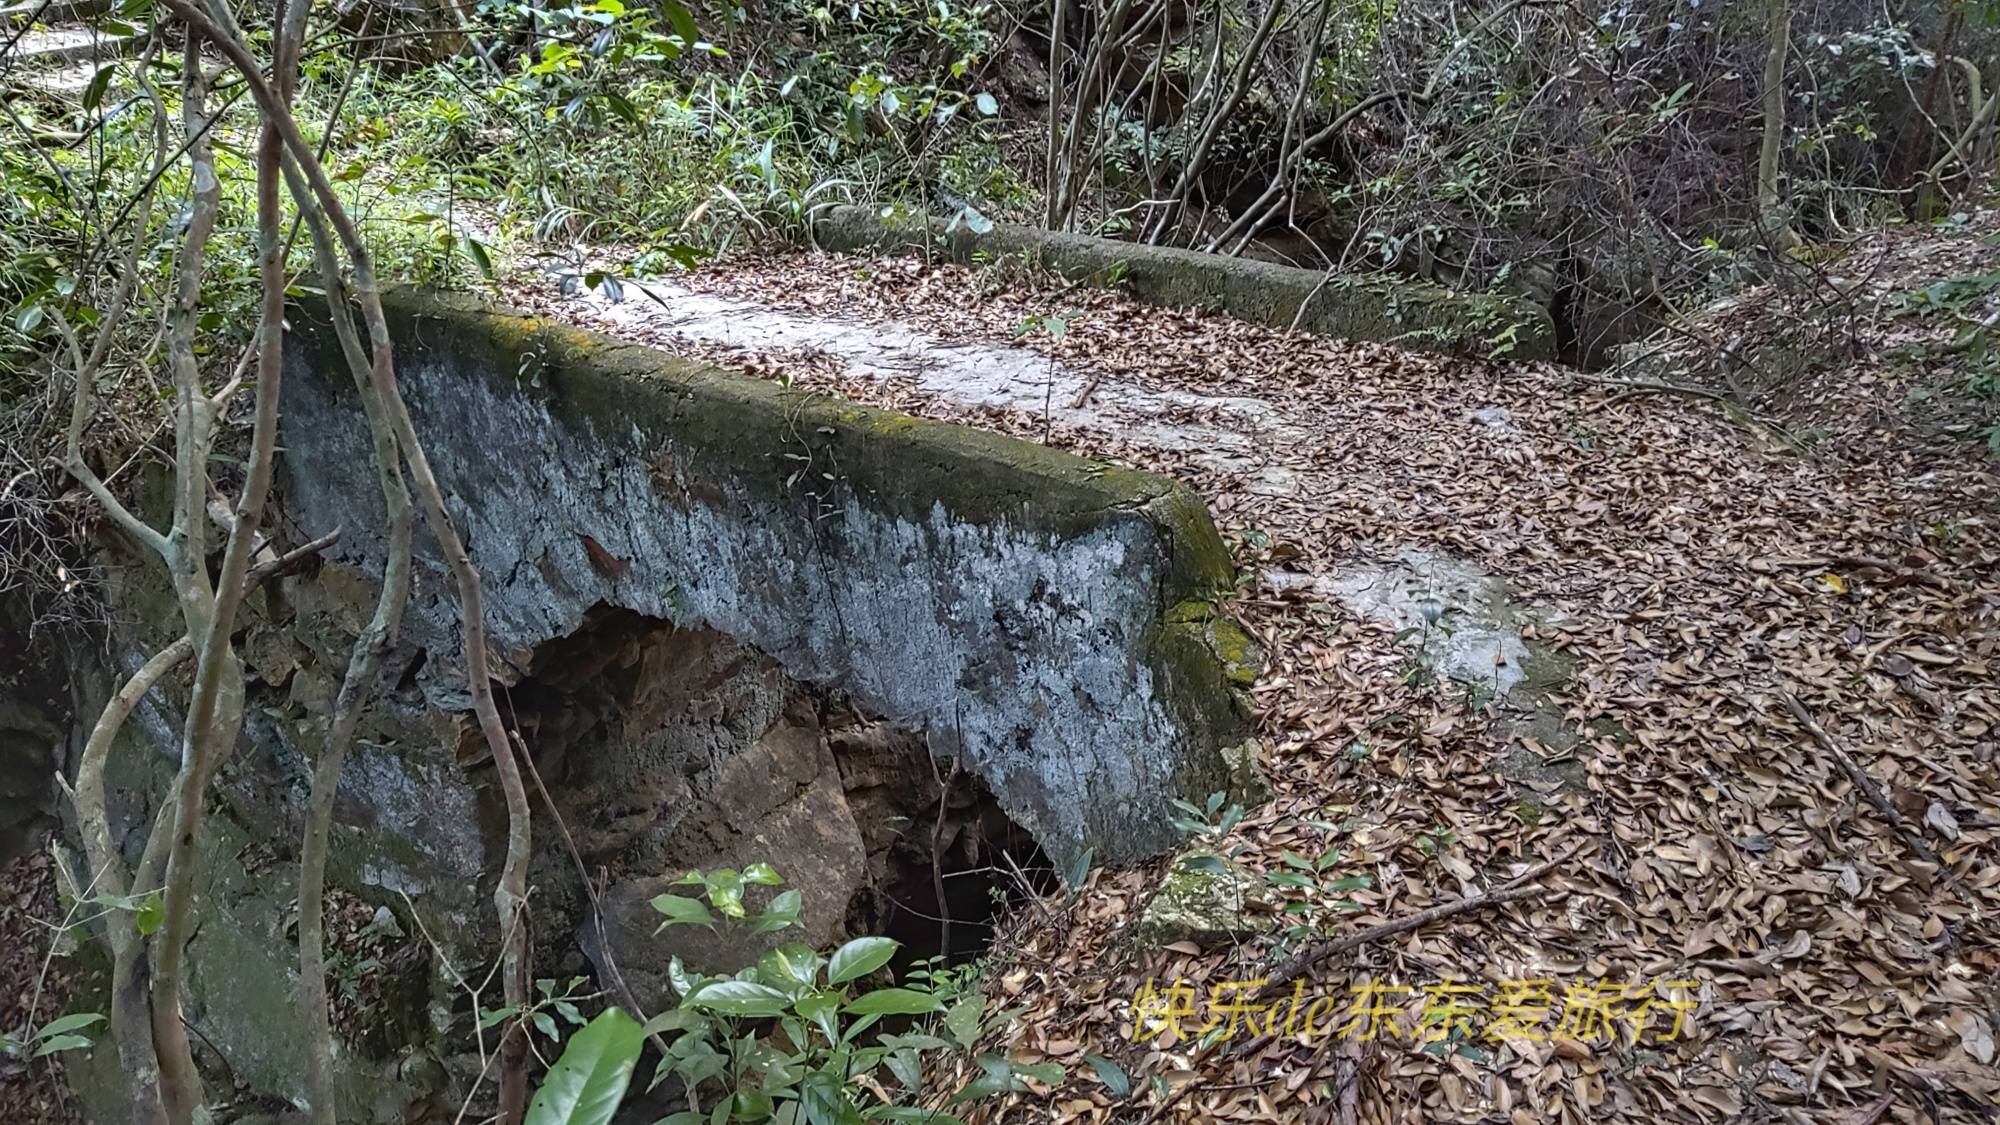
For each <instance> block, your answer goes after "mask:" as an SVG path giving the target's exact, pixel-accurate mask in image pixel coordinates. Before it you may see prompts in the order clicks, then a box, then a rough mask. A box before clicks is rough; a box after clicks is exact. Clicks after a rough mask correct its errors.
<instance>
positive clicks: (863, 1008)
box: [846, 988, 944, 1016]
mask: <svg viewBox="0 0 2000 1125" xmlns="http://www.w3.org/2000/svg"><path fill="white" fill-rule="evenodd" d="M943 1007H944V1001H942V1000H939V999H938V998H937V997H936V996H933V995H931V994H930V993H928V992H918V991H916V990H915V989H910V988H878V989H876V990H875V991H873V992H869V993H865V994H863V995H862V996H860V997H858V998H857V999H856V1000H855V1001H854V1002H853V1003H851V1004H849V1005H848V1006H847V1008H846V1011H847V1012H848V1013H849V1014H850V1015H856V1016H916V1015H922V1014H923V1013H925V1012H935V1011H939V1010H941V1009H942V1008H943Z"/></svg>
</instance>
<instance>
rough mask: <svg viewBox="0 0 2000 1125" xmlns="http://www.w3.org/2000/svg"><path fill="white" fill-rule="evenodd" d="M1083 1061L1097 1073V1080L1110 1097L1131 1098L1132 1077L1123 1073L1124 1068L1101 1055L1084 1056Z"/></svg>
mask: <svg viewBox="0 0 2000 1125" xmlns="http://www.w3.org/2000/svg"><path fill="white" fill-rule="evenodd" d="M1083 1061H1084V1062H1087V1063H1089V1064H1090V1069H1092V1070H1094V1071H1096V1072H1097V1080H1098V1081H1099V1082H1102V1083H1104V1088H1105V1089H1107V1090H1109V1091H1111V1096H1112V1097H1114V1098H1124V1097H1129V1096H1131V1093H1132V1076H1131V1075H1129V1074H1126V1073H1125V1068H1124V1067H1122V1066H1119V1065H1118V1064H1117V1063H1115V1062H1113V1061H1112V1060H1110V1059H1107V1058H1105V1057H1104V1056H1103V1055H1085V1056H1083Z"/></svg>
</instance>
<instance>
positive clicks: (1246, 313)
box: [813, 206, 1556, 359]
mask: <svg viewBox="0 0 2000 1125" xmlns="http://www.w3.org/2000/svg"><path fill="white" fill-rule="evenodd" d="M813 238H814V240H815V241H816V242H817V243H818V244H819V245H820V246H823V247H825V248H827V249H830V250H847V251H875V250H881V251H895V252H914V253H928V254H942V255H943V256H945V257H948V258H950V259H952V260H954V261H958V262H964V263H973V262H979V261H996V260H999V259H1002V258H1006V257H1014V256H1017V257H1022V258H1025V259H1027V260H1029V261H1031V262H1033V263H1034V264H1036V265H1038V266H1040V267H1041V268H1044V269H1048V270H1052V271H1054V272H1055V273H1057V274H1060V275H1061V276H1063V277H1066V278H1068V279H1070V280H1072V281H1076V282H1080V283H1084V284H1097V285H1105V284H1111V283H1114V282H1115V283H1116V285H1117V286H1118V287H1119V288H1122V289H1124V290H1126V291H1127V292H1130V293H1131V294H1132V295H1133V296H1135V297H1137V298H1139V299H1140V300H1142V301H1146V302H1149V303H1151V304H1158V305H1167V306H1171V307H1182V306H1190V305H1192V306H1197V307H1200V308H1204V309H1208V310H1211V311H1214V312H1221V313H1226V314H1228V315H1230V316H1233V317H1236V318H1238V319H1240V320H1248V321H1254V322H1257V323H1260V324H1270V325H1276V326H1278V327H1293V326H1296V327H1298V328H1300V329H1302V330H1304V331H1307V332H1316V333H1320V334H1323V335H1328V336H1342V337H1346V338H1348V339H1355V340H1380V341H1384V342H1388V343H1395V344H1398V345H1401V346H1403V347H1407V348H1414V349H1417V350H1420V351H1434V352H1443V353H1446V354H1453V355H1476V356H1483V355H1486V354H1487V353H1489V352H1492V351H1493V350H1494V349H1495V346H1496V344H1497V343H1498V342H1499V338H1500V337H1501V336H1502V335H1503V334H1506V333H1508V332H1509V330H1510V329H1511V334H1512V347H1511V350H1510V351H1509V352H1507V354H1508V355H1509V356H1510V357H1511V358H1514V359H1549V358H1551V357H1553V356H1554V355H1555V349H1556V337H1555V325H1554V321H1552V320H1551V319H1550V317H1549V313H1548V310H1547V309H1545V308H1543V307H1541V306H1540V305H1537V304H1535V303H1534V302H1532V301H1529V300H1526V299H1525V298H1520V297H1514V296H1507V295H1501V294H1487V293H1460V292H1455V291H1453V290H1449V289H1445V288H1443V287H1441V286H1437V285H1431V284H1427V283H1422V282H1414V281H1388V280H1383V279H1379V278H1362V277H1332V276H1329V275H1327V274H1325V273H1323V272H1321V271H1319V270H1308V269H1300V268H1298V267H1296V266H1284V265H1278V264H1277V263H1274V262H1259V261H1252V260H1249V259H1245V258H1231V257H1227V256H1225V255H1221V254H1201V253H1197V252H1195V251H1192V250H1179V249H1175V248H1172V247H1164V246H1146V245H1142V244H1140V243H1136V242H1121V241H1118V240H1115V239H1109V238H1095V237H1091V236H1089V235H1081V234H1068V233H1061V232H1052V231H1044V230H1037V229H1035V228H1032V227H1023V226H1016V225H1014V224H1011V223H994V224H992V229H990V230H988V231H986V232H985V233H977V232H975V231H973V230H972V229H971V228H970V227H968V226H966V225H964V224H962V223H961V224H957V225H956V226H955V227H954V226H953V225H952V224H951V223H949V222H947V221H946V220H943V219H936V218H932V219H928V220H926V219H922V218H894V219H890V220H884V219H883V217H882V215H881V213H880V211H879V210H878V209H876V208H873V207H861V206H843V207H834V208H830V209H828V210H827V211H825V212H823V213H821V214H820V215H819V216H818V218H817V219H816V221H815V222H814V224H813Z"/></svg>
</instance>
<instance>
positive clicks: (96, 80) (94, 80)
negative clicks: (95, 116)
mask: <svg viewBox="0 0 2000 1125" xmlns="http://www.w3.org/2000/svg"><path fill="white" fill-rule="evenodd" d="M117 72H118V64H117V63H109V64H107V65H105V66H102V67H99V68H98V71H97V73H96V74H93V75H91V76H90V85H88V86H85V87H84V88H83V108H85V109H96V108H97V107H98V106H99V105H101V104H103V102H104V91H105V90H107V89H109V88H110V87H111V76H112V75H113V74H116V73H117Z"/></svg>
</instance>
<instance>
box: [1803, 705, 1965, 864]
mask: <svg viewBox="0 0 2000 1125" xmlns="http://www.w3.org/2000/svg"><path fill="white" fill-rule="evenodd" d="M1780 695H1782V697H1784V707H1786V709H1788V711H1790V713H1792V719H1796V721H1798V725H1800V727H1804V729H1806V733H1808V735H1812V741H1816V743H1820V745H1822V747H1826V753H1830V755H1834V761H1838V763H1840V769H1842V771H1844V773H1846V775H1848V781H1852V783H1854V789H1860V791H1862V797H1866V799H1868V803H1870V805H1874V809H1876V813H1882V819H1884V821H1888V825H1890V827H1892V829H1896V835H1898V837H1900V839H1902V843H1904V847H1908V849H1910V851H1914V853H1916V857H1918V859H1922V861H1924V863H1928V865H1932V867H1936V869H1938V871H1940V873H1944V875H1950V869H1948V867H1946V865H1944V861H1942V859H1938V853H1934V851H1930V847H1928V845H1926V843H1924V837H1920V835H1916V829H1912V827H1910V821H1904V819H1902V813H1898V811H1896V807H1894V805H1890V803H1888V797H1884V795H1882V787H1880V785H1876V781H1874V779H1872V777H1868V771H1864V769H1862V765H1860V763H1858V761H1854V755H1850V753H1848V749H1846V747H1842V745H1840V743H1838V741H1836V739H1834V737H1832V735H1828V733H1826V727H1820V723H1818V721H1816V719H1814V717H1812V713H1810V711H1806V705H1804V703H1800V701H1798V697H1796V695H1792V693H1788V691H1786V693H1780Z"/></svg>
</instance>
